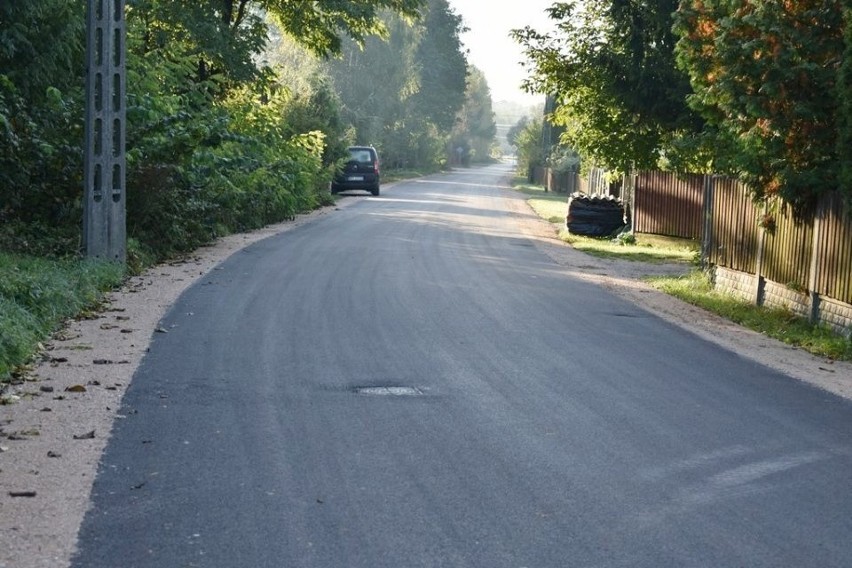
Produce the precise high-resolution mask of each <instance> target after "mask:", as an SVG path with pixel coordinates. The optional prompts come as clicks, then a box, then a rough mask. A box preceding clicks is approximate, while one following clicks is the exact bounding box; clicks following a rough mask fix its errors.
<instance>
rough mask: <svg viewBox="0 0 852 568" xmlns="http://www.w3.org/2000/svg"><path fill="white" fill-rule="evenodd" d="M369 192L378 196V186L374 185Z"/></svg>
mask: <svg viewBox="0 0 852 568" xmlns="http://www.w3.org/2000/svg"><path fill="white" fill-rule="evenodd" d="M370 193H372V194H373V195H374V196H376V197H378V195H379V186H376V187H374V188H373V189H371V190H370Z"/></svg>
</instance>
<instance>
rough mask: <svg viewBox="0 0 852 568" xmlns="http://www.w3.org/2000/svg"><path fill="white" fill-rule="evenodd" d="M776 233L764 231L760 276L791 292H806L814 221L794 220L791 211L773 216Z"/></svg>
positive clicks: (809, 218)
mask: <svg viewBox="0 0 852 568" xmlns="http://www.w3.org/2000/svg"><path fill="white" fill-rule="evenodd" d="M772 217H773V219H774V220H775V229H774V230H772V231H767V235H766V243H765V246H764V249H763V265H762V272H763V276H765V277H766V278H767V279H769V280H772V281H773V282H778V283H779V284H786V285H788V286H790V287H791V288H794V289H798V290H806V289H807V288H808V285H809V280H810V266H811V254H812V253H813V239H814V219H813V217H812V216H810V217H808V218H807V219H796V218H795V217H794V216H793V212H792V210H791V208H790V207H782V208H781V210H780V211H778V212H776V213H775V214H773V215H772Z"/></svg>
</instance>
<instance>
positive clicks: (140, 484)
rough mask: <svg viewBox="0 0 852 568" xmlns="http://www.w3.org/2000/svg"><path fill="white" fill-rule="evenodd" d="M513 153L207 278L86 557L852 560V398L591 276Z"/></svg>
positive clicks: (339, 561)
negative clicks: (672, 319)
mask: <svg viewBox="0 0 852 568" xmlns="http://www.w3.org/2000/svg"><path fill="white" fill-rule="evenodd" d="M505 173H506V170H505V168H502V167H493V168H488V169H482V170H468V171H460V172H457V173H453V174H449V175H443V176H436V177H432V178H427V179H424V180H417V181H412V182H405V183H400V184H398V185H396V186H394V187H390V188H383V195H382V197H379V198H371V197H367V196H359V197H351V198H350V199H356V200H358V202H357V203H355V204H353V205H352V206H349V207H345V208H342V209H341V210H340V211H337V212H335V213H334V214H333V215H328V216H324V217H321V218H319V219H318V220H317V221H316V222H313V223H309V224H306V225H304V226H302V227H299V228H297V229H294V230H293V231H290V232H287V233H284V234H282V235H279V236H278V237H273V238H270V239H267V240H264V241H261V242H259V243H257V244H255V245H252V246H250V247H249V248H247V249H245V250H243V251H242V252H240V253H237V254H236V255H234V256H233V257H231V258H230V259H229V260H228V261H226V262H225V263H223V264H222V265H221V266H220V267H219V268H218V269H216V270H214V271H213V272H211V273H210V274H209V275H207V276H206V277H204V278H203V279H202V280H200V281H199V282H198V283H197V284H196V285H195V286H193V287H192V288H191V289H190V290H189V291H188V292H187V293H186V294H184V296H183V297H182V298H181V299H180V300H179V301H178V303H177V304H176V305H175V306H174V307H173V309H172V310H171V311H170V313H169V314H168V315H167V317H166V318H165V319H164V321H163V323H162V325H163V327H164V328H165V329H166V330H168V333H158V334H155V338H154V341H153V343H152V346H151V350H150V353H149V354H148V355H147V356H146V358H145V359H144V361H143V363H142V365H141V367H140V369H139V370H138V371H137V373H136V376H135V378H134V379H133V382H132V384H131V385H130V387H129V390H128V392H127V395H126V398H125V401H124V408H123V410H122V414H123V415H124V416H126V418H123V419H121V420H119V421H118V422H117V424H116V428H115V431H114V435H113V438H112V439H111V440H110V442H109V445H108V447H107V450H106V452H105V455H104V457H103V461H102V465H101V469H100V473H99V476H98V479H97V481H96V483H95V488H94V497H93V503H92V508H91V510H90V511H89V513H88V515H87V517H86V520H85V523H84V526H83V528H82V530H81V534H80V542H79V551H78V553H77V555H76V556H75V559H74V562H73V565H74V566H75V567H79V568H96V567H110V568H116V567H122V568H131V567H160V568H162V567H167V568H173V567H190V566H201V567H221V568H242V567H252V568H258V567H282V568H284V567H286V568H290V567H305V568H314V567H323V568H349V567H363V568H379V567H387V568H409V567H453V568H460V567H483V568H503V567H505V568H510V567H511V568H521V567H528V568H544V567H547V568H559V567H569V566H578V567H587V566H607V567H616V566H644V567H654V568H659V567H665V566H672V567H687V566H708V567H728V566H748V567H760V566H772V567H778V566H795V567H806V566H814V567H816V566H819V567H828V566H852V538H850V537H852V492H851V491H850V488H849V486H850V482H852V404H850V403H849V402H848V401H845V400H843V399H841V398H838V397H836V396H833V395H830V394H827V393H825V392H823V391H820V390H817V389H815V388H813V387H809V386H807V385H805V384H803V383H800V382H797V381H794V380H792V379H789V378H786V377H784V376H782V375H779V374H777V373H775V372H773V371H770V370H768V369H766V368H764V367H761V366H758V365H756V364H755V363H752V362H750V361H749V360H746V359H744V358H741V357H739V356H736V355H734V354H731V353H729V352H726V351H724V350H721V349H720V348H719V347H717V346H715V345H712V344H710V343H707V342H705V341H703V340H701V339H699V338H697V337H696V336H693V335H691V334H689V333H687V332H685V331H683V330H682V329H679V328H677V327H674V326H673V325H671V324H669V323H666V322H664V321H663V320H661V319H659V318H657V317H655V316H653V315H651V314H649V313H647V312H644V311H642V310H641V309H639V308H637V307H636V306H634V305H632V304H630V303H627V302H626V301H625V300H623V299H620V298H618V297H615V296H613V295H611V294H610V293H608V292H607V291H606V290H604V289H602V288H600V287H597V286H595V285H594V284H591V283H588V282H583V281H580V280H577V279H575V278H572V277H571V275H570V274H569V273H568V272H567V271H566V270H565V269H563V268H561V267H560V266H558V265H556V264H555V263H553V262H552V261H551V260H550V259H549V258H548V257H547V256H546V255H544V254H543V253H541V252H540V251H539V250H538V249H536V248H535V247H533V246H532V244H531V243H530V242H529V241H527V240H525V239H524V238H523V237H522V236H520V234H519V233H518V231H517V222H516V219H515V218H514V217H513V215H512V214H511V213H510V212H509V209H508V208H507V206H506V199H507V197H505V194H504V192H502V191H501V190H499V189H497V188H495V185H497V184H499V180H500V179H501V176H503V175H505Z"/></svg>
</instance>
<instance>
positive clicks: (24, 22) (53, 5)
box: [0, 0, 86, 102]
mask: <svg viewBox="0 0 852 568" xmlns="http://www.w3.org/2000/svg"><path fill="white" fill-rule="evenodd" d="M85 22H86V17H85V3H84V2H68V1H67V0H27V1H26V2H23V1H4V2H0V73H2V74H4V75H5V76H6V77H7V78H8V79H9V81H11V83H12V84H13V85H15V88H16V89H17V91H18V93H19V94H20V95H21V96H22V97H24V98H25V99H26V100H28V101H34V102H42V101H43V100H44V99H45V97H46V90H47V89H48V87H57V88H59V89H62V90H68V88H69V87H71V86H76V79H77V78H78V77H79V76H80V61H81V58H82V55H83V52H84V48H85V35H84V34H85Z"/></svg>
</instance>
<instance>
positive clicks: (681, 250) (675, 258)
mask: <svg viewBox="0 0 852 568" xmlns="http://www.w3.org/2000/svg"><path fill="white" fill-rule="evenodd" d="M514 187H515V189H516V190H517V191H520V192H521V193H523V194H524V195H527V196H528V199H527V203H528V204H529V206H530V207H532V209H533V211H535V212H536V214H537V215H538V216H539V217H541V218H542V219H545V220H546V221H549V222H550V223H552V224H553V225H554V226H555V228H556V229H557V230H558V231H559V238H561V239H562V240H563V241H565V242H567V243H569V244H570V245H571V246H573V247H574V248H575V249H577V250H581V251H583V252H585V253H587V254H590V255H592V256H597V257H601V258H618V259H622V260H631V261H635V262H652V263H661V262H684V263H694V262H696V261H697V253H698V250H699V246H698V243H696V242H694V241H690V240H687V239H668V238H665V237H656V236H653V235H638V236H636V237H632V238H631V239H623V238H622V239H617V240H613V239H611V238H595V237H586V236H582V235H573V234H571V233H569V232H568V230H567V229H565V216H566V215H567V213H568V195H565V194H564V193H553V192H548V191H544V188H543V187H541V186H539V185H530V184H528V183H526V182H525V181H523V180H522V178H515V180H514ZM631 241H632V242H631Z"/></svg>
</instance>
